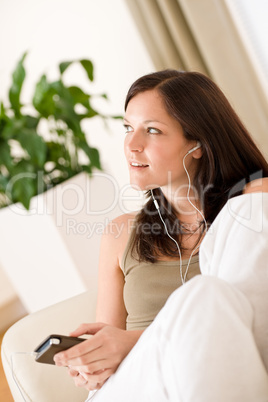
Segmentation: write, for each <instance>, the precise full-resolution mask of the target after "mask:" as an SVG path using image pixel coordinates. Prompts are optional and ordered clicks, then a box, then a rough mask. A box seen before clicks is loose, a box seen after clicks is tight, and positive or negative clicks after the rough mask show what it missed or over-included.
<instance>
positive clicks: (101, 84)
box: [0, 0, 154, 185]
mask: <svg viewBox="0 0 268 402" xmlns="http://www.w3.org/2000/svg"><path fill="white" fill-rule="evenodd" d="M0 38H1V39H0V55H1V62H0V100H2V99H6V97H7V89H8V88H9V86H10V82H11V72H12V71H13V69H14V66H15V64H16V62H17V61H18V59H19V58H20V57H21V55H22V54H23V53H24V52H25V51H26V50H27V51H28V52H29V54H28V57H27V59H26V62H25V66H26V69H27V73H28V78H27V81H26V85H25V88H24V90H23V93H22V99H23V100H24V101H25V103H26V102H27V101H29V99H30V96H31V95H32V92H33V84H34V83H35V82H36V81H37V80H38V79H39V78H40V75H41V74H42V73H43V72H46V73H47V74H48V76H49V77H51V78H54V77H56V65H57V63H58V62H60V61H63V60H71V59H81V58H90V59H91V60H92V61H93V62H94V65H95V77H96V81H95V82H94V84H93V85H92V86H90V87H89V88H88V87H86V88H87V89H88V90H91V91H94V92H95V93H102V92H106V93H107V94H108V95H109V98H110V102H109V103H108V104H107V105H106V104H104V102H102V106H101V107H102V108H104V109H103V110H106V111H107V113H114V114H123V104H124V98H125V94H126V91H127V89H128V87H129V86H130V84H131V83H132V82H133V81H134V80H135V79H136V78H137V77H138V76H140V75H143V74H145V73H147V72H150V71H153V69H154V68H153V64H152V61H151V60H150V58H149V56H148V54H147V51H146V49H145V46H144V45H143V43H142V41H141V38H140V36H139V33H138V31H137V29H136V26H135V24H134V21H133V20H132V17H131V15H130V13H129V11H128V8H127V6H126V5H125V3H124V0H1V1H0ZM66 78H67V80H68V81H69V82H70V83H77V84H81V85H83V83H84V82H86V81H84V72H83V71H82V70H80V69H79V68H78V67H77V68H74V69H71V70H70V71H69V72H68V71H67V76H66ZM86 130H87V132H88V135H89V140H90V143H91V144H92V145H94V146H97V147H99V148H100V149H101V156H102V161H103V165H104V167H105V168H106V169H107V171H108V172H109V173H111V174H112V175H114V176H115V177H116V179H117V180H118V182H119V183H120V185H123V184H125V183H127V182H128V173H127V169H126V165H125V162H124V157H123V153H122V145H123V138H124V132H123V129H122V123H120V122H116V123H111V130H112V132H111V133H107V131H106V130H105V129H104V128H103V125H102V124H100V123H99V122H94V123H93V122H92V121H91V122H90V123H89V124H88V125H87V126H86Z"/></svg>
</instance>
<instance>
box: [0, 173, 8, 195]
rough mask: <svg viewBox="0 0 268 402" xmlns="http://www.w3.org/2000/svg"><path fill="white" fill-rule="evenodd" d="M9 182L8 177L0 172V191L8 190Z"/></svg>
mask: <svg viewBox="0 0 268 402" xmlns="http://www.w3.org/2000/svg"><path fill="white" fill-rule="evenodd" d="M7 184H8V179H7V178H6V177H5V176H3V175H2V174H0V192H1V193H4V192H5V191H6V187H7Z"/></svg>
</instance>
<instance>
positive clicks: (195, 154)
mask: <svg viewBox="0 0 268 402" xmlns="http://www.w3.org/2000/svg"><path fill="white" fill-rule="evenodd" d="M202 155H203V148H202V145H201V147H200V148H198V149H196V150H195V151H193V153H192V157H193V158H195V159H200V158H201V156H202Z"/></svg>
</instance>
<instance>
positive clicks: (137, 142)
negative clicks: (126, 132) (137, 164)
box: [127, 132, 144, 152]
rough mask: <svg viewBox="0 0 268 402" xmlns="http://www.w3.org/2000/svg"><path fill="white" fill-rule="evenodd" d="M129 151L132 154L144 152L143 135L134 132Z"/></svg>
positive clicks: (129, 143)
mask: <svg viewBox="0 0 268 402" xmlns="http://www.w3.org/2000/svg"><path fill="white" fill-rule="evenodd" d="M127 146H128V149H129V151H131V152H142V151H143V150H144V141H143V136H142V134H141V133H138V132H133V133H132V135H131V137H130V139H129V141H128V144H127Z"/></svg>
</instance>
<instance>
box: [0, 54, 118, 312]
mask: <svg viewBox="0 0 268 402" xmlns="http://www.w3.org/2000/svg"><path fill="white" fill-rule="evenodd" d="M25 57H26V53H25V54H24V55H23V57H22V58H21V59H20V60H19V62H18V64H17V66H16V68H15V70H14V72H13V76H12V85H11V88H10V90H9V104H8V105H6V104H4V102H1V106H0V208H1V209H0V225H1V231H0V242H1V250H2V252H1V253H0V265H1V266H2V268H3V269H4V270H5V271H6V273H7V275H8V277H9V279H10V281H11V282H12V284H13V287H14V288H15V290H16V293H17V294H18V295H19V297H20V299H21V301H22V302H23V304H24V306H25V307H26V310H27V311H29V312H31V311H35V310H37V309H40V308H43V307H45V306H46V305H49V304H52V303H55V302H57V301H60V300H63V299H64V298H66V297H70V296H72V295H75V294H77V293H80V292H82V291H83V290H85V289H86V288H88V283H89V282H92V283H93V281H95V279H96V275H97V273H96V267H95V265H96V260H97V256H96V255H97V254H98V247H99V237H98V238H96V236H95V240H94V241H93V240H92V239H91V238H90V239H89V237H88V236H87V233H86V234H85V235H84V236H82V233H81V230H80V231H79V230H78V229H77V232H76V233H74V228H73V227H72V228H71V229H72V230H71V229H70V233H67V232H66V228H65V227H63V226H64V224H66V219H65V218H66V214H65V215H64V213H62V211H56V214H58V215H59V214H61V217H63V218H62V220H61V224H59V223H58V222H57V221H56V218H55V211H52V210H47V209H44V210H43V211H42V213H39V214H38V213H33V208H32V206H33V205H35V200H39V201H40V200H41V201H40V203H41V204H42V202H44V201H42V199H43V198H45V197H46V198H47V199H49V194H51V193H53V191H57V190H56V189H57V188H61V187H62V186H65V185H66V184H65V183H68V182H70V180H68V179H71V180H73V179H74V180H75V179H76V178H78V180H80V182H78V185H79V186H80V188H82V187H83V183H82V184H81V174H80V173H81V172H85V174H86V175H88V174H89V175H90V174H91V173H92V172H94V170H101V162H100V156H99V152H98V150H97V149H96V148H94V147H91V146H90V144H89V143H88V141H87V137H86V134H85V132H84V131H83V128H82V126H83V124H82V122H83V121H84V120H87V119H92V118H100V119H102V120H103V121H104V122H106V121H107V119H109V118H116V119H117V118H120V116H107V115H104V114H102V113H100V112H98V111H97V110H96V109H95V108H94V107H93V106H92V103H93V102H92V100H93V99H94V98H95V97H101V98H104V99H107V96H106V95H105V94H100V95H93V94H89V93H88V92H87V91H85V90H83V89H82V88H80V87H79V86H75V85H72V86H68V85H66V83H65V79H64V78H65V72H66V70H67V69H69V68H70V67H71V66H72V65H73V64H74V63H76V64H77V63H78V64H79V65H80V67H81V68H82V69H83V70H84V73H85V75H86V77H87V79H88V80H89V83H91V82H92V81H93V78H94V77H93V73H94V71H93V63H92V62H91V61H90V60H85V59H83V60H74V61H67V62H62V63H60V64H59V66H58V67H59V69H58V72H59V76H58V79H57V80H54V81H50V80H49V79H48V77H47V76H46V75H45V74H44V75H42V76H41V78H40V79H39V80H38V82H37V84H36V86H35V89H34V93H33V97H32V100H31V102H30V104H27V105H26V104H22V102H21V91H22V87H23V84H24V82H25V77H26V72H25V68H24V60H25ZM74 176H75V177H74ZM82 176H83V178H84V175H82ZM90 182H94V180H91V179H90ZM78 185H77V188H78ZM94 186H95V187H94V191H93V192H94V194H95V193H97V192H98V191H99V188H98V184H94ZM47 190H49V191H47ZM83 191H84V189H83ZM85 196H87V195H85ZM42 197H43V198H42ZM107 197H108V194H107V191H106V190H105V194H104V196H103V197H102V199H105V198H107ZM67 198H68V197H67ZM67 201H68V200H67ZM14 204H16V205H14ZM20 204H22V205H23V206H24V207H25V209H23V208H20V212H21V213H16V212H14V211H15V208H14V210H13V207H15V206H19V205H20ZM61 204H62V202H59V203H57V208H60V207H61ZM4 207H5V208H4ZM63 212H66V209H65V211H63ZM67 212H68V211H67ZM53 214H54V215H53ZM81 214H82V215H81ZM67 215H68V214H67ZM89 215H90V214H88V213H87V211H85V210H83V211H82V212H81V213H80V215H79V214H78V213H77V214H76V216H75V219H76V221H75V223H77V225H79V224H80V227H79V228H80V229H81V227H82V226H81V225H82V224H83V227H87V226H88V227H89V226H90V225H91V229H92V228H93V229H94V222H93V219H95V220H96V218H94V216H91V217H90V216H89ZM67 218H68V219H69V218H70V216H67ZM64 219H65V221H64ZM90 219H92V221H90ZM79 220H80V221H81V222H80V221H79ZM100 220H101V218H99V221H100ZM73 221H74V219H73ZM75 235H76V236H75ZM90 247H91V251H89V248H90ZM93 254H94V256H93ZM95 254H96V255H95ZM78 257H79V260H78ZM1 266H0V276H1ZM90 267H92V268H91V270H92V272H91V271H90ZM79 270H80V271H79ZM94 283H95V282H94Z"/></svg>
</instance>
